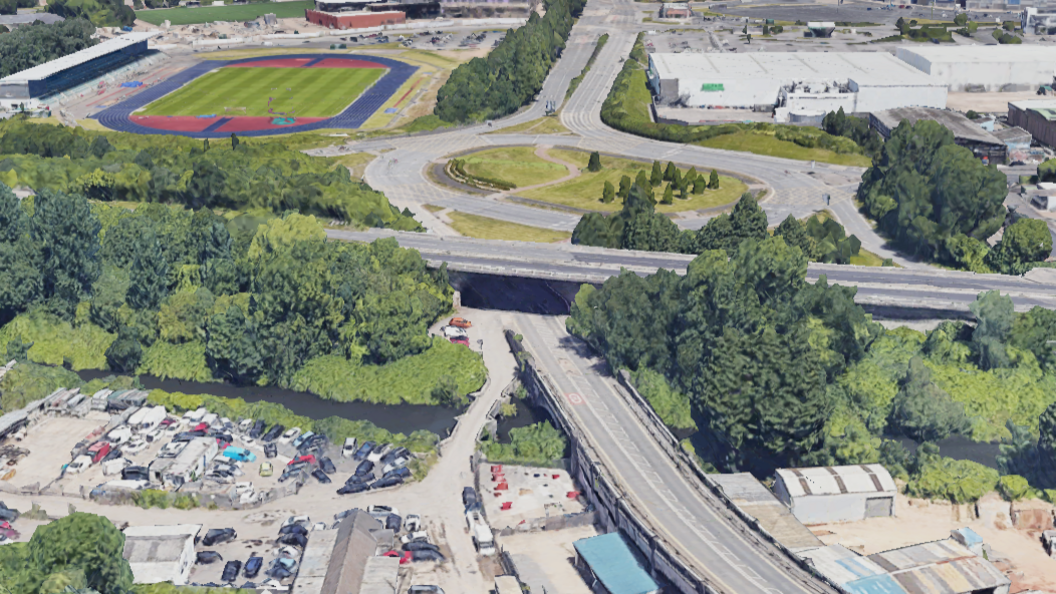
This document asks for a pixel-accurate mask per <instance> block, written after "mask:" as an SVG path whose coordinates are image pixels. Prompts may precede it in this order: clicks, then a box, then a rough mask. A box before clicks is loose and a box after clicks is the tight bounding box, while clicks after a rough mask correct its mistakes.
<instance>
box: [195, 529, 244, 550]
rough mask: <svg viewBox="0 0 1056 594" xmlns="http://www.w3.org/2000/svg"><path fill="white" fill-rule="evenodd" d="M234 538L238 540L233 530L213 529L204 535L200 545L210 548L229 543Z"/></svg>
mask: <svg viewBox="0 0 1056 594" xmlns="http://www.w3.org/2000/svg"><path fill="white" fill-rule="evenodd" d="M236 538H238V533H237V532H235V529H234V528H213V529H212V530H209V531H208V532H206V533H205V537H204V538H202V544H203V545H205V546H207V547H211V546H213V545H214V544H220V543H224V542H231V541H232V540H235V539H236Z"/></svg>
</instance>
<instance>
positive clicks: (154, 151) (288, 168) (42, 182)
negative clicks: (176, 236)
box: [0, 121, 421, 254]
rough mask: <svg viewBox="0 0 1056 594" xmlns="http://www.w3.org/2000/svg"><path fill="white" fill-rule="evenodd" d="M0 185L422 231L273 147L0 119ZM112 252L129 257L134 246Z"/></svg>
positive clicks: (339, 173) (344, 177) (333, 175)
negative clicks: (297, 214) (289, 213)
mask: <svg viewBox="0 0 1056 594" xmlns="http://www.w3.org/2000/svg"><path fill="white" fill-rule="evenodd" d="M0 182H3V183H6V184H7V185H9V186H12V187H14V186H16V185H25V186H29V187H31V188H33V189H35V190H37V191H41V190H56V191H60V192H65V193H71V194H72V193H80V194H84V195H85V196H87V197H88V198H90V199H94V200H102V201H110V200H127V201H131V202H160V203H169V204H182V205H185V206H188V207H190V208H194V209H201V208H212V209H216V208H224V209H239V210H248V209H266V210H270V211H271V212H273V213H275V214H281V213H283V212H286V211H290V210H292V211H295V212H300V213H302V214H313V215H316V216H319V217H325V218H326V219H339V220H342V221H346V222H348V223H351V224H355V225H361V226H370V227H391V228H396V229H401V230H418V229H420V228H421V227H420V226H419V225H418V223H417V222H415V221H414V219H413V218H412V217H411V216H410V215H409V213H400V212H399V211H398V210H397V209H396V208H394V207H393V206H391V205H390V204H389V203H388V200H386V198H385V196H384V195H383V194H381V193H380V192H375V191H374V190H373V189H371V188H370V186H368V185H367V184H365V183H363V182H360V181H355V180H353V179H352V178H351V177H350V175H349V172H348V169H347V168H346V167H344V166H342V165H339V164H337V163H334V162H332V161H331V160H329V159H321V158H315V157H309V156H308V155H305V154H303V153H301V152H299V151H294V150H288V149H287V148H285V147H284V146H283V145H282V144H281V143H276V142H265V141H242V142H240V143H238V146H237V148H235V149H232V148H231V143H226V142H225V143H215V146H209V145H208V141H206V142H205V143H202V142H200V141H197V140H194V139H190V138H176V137H172V136H167V137H166V136H139V135H134V134H121V133H109V132H108V133H101V132H88V131H85V130H80V129H71V128H65V127H62V126H51V125H41V124H35V125H34V124H27V123H24V122H21V121H7V122H4V123H2V124H0ZM122 233H125V234H126V235H127V236H128V237H132V236H135V235H136V230H135V229H125V230H123V231H122ZM159 240H160V241H161V243H162V245H165V243H166V242H165V238H164V237H159ZM116 249H119V250H124V251H125V252H126V253H128V254H132V253H133V252H134V251H135V249H136V246H134V245H124V246H122V247H118V248H116Z"/></svg>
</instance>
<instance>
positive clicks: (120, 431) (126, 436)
mask: <svg viewBox="0 0 1056 594" xmlns="http://www.w3.org/2000/svg"><path fill="white" fill-rule="evenodd" d="M130 439H132V428H131V427H129V426H128V425H122V426H120V427H118V428H116V429H111V430H110V433H107V434H106V440H107V441H109V442H110V443H112V444H115V445H121V444H123V443H125V442H126V441H128V440H130Z"/></svg>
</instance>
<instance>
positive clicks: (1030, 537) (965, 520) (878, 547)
mask: <svg viewBox="0 0 1056 594" xmlns="http://www.w3.org/2000/svg"><path fill="white" fill-rule="evenodd" d="M895 513H896V514H897V515H896V517H893V518H873V519H869V520H862V521H858V522H848V523H844V524H823V525H818V526H811V527H810V530H811V532H813V533H814V534H816V535H817V536H818V538H820V539H821V540H822V542H824V543H825V544H836V543H839V544H842V545H843V546H845V547H847V548H851V549H853V550H855V551H858V552H860V553H863V554H866V555H871V554H873V553H879V552H882V551H889V550H891V549H897V548H900V547H904V546H908V545H913V544H918V543H923V542H931V541H936V540H943V539H946V538H949V536H950V531H951V530H954V529H956V528H963V527H965V526H967V527H969V528H971V529H972V530H974V531H975V532H977V533H978V534H979V536H981V537H983V541H984V542H985V543H986V544H988V545H990V547H991V548H992V549H993V550H994V552H995V553H996V554H997V556H998V557H999V558H1007V559H1009V560H1010V562H1011V565H1012V566H1011V567H1007V566H1005V564H1003V563H1002V564H998V567H1000V568H1002V569H1006V570H1007V572H1008V575H1009V578H1010V579H1012V589H1011V592H1012V593H1013V594H1015V593H1016V592H1020V591H1023V590H1031V589H1033V590H1041V591H1044V592H1054V593H1056V559H1052V558H1050V557H1048V556H1046V555H1045V550H1044V549H1043V548H1042V545H1041V541H1040V540H1039V535H1038V534H1034V533H1030V532H1026V531H1019V530H1015V529H1005V530H1001V529H998V528H995V527H994V526H993V525H992V524H987V523H986V522H984V521H983V520H980V519H978V518H975V517H974V514H973V513H972V512H971V508H970V506H955V505H952V504H949V503H937V502H929V501H925V500H920V499H908V498H906V497H905V496H904V495H899V496H898V498H897V499H896V501H895Z"/></svg>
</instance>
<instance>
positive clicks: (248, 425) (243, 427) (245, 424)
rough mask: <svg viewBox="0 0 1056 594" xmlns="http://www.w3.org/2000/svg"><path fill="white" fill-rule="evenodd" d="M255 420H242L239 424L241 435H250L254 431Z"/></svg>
mask: <svg viewBox="0 0 1056 594" xmlns="http://www.w3.org/2000/svg"><path fill="white" fill-rule="evenodd" d="M253 425H254V422H253V419H242V420H241V421H239V423H238V431H239V433H249V432H250V431H251V430H252V429H253Z"/></svg>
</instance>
